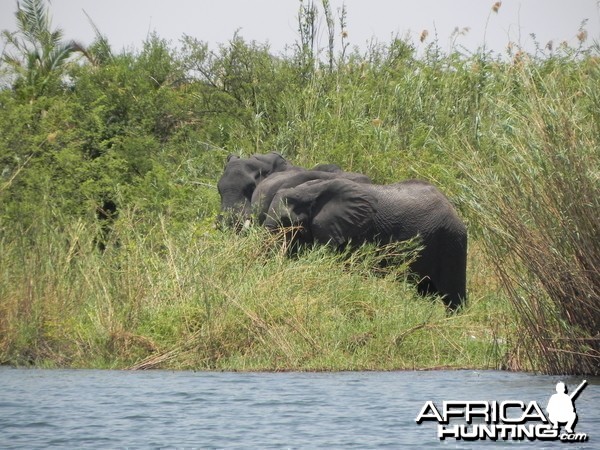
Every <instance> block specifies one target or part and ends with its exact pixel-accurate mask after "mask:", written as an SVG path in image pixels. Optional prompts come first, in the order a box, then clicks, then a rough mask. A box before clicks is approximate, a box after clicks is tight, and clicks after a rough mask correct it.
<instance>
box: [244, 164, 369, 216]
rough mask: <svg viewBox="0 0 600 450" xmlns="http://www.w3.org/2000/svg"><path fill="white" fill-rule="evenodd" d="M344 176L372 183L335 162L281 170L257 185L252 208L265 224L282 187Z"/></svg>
mask: <svg viewBox="0 0 600 450" xmlns="http://www.w3.org/2000/svg"><path fill="white" fill-rule="evenodd" d="M334 178H344V179H348V180H352V181H355V182H357V183H371V179H370V178H369V177H367V176H366V175H363V174H360V173H354V172H344V171H342V170H341V169H340V168H339V167H338V166H336V165H334V164H321V165H318V166H315V167H314V168H313V169H312V170H305V171H296V172H294V173H289V172H281V173H275V174H273V175H271V176H270V177H269V178H268V179H266V180H264V181H263V182H262V183H260V185H258V186H257V187H256V189H255V190H254V193H253V194H252V200H251V202H250V203H251V208H252V212H253V213H254V215H255V217H256V220H257V222H258V224H259V225H261V224H263V223H264V221H265V219H266V217H267V213H268V211H269V206H270V205H271V201H272V200H273V197H275V195H276V194H277V192H278V191H279V190H281V189H285V188H291V187H295V186H298V185H300V184H303V183H306V182H307V181H310V180H332V179H334Z"/></svg>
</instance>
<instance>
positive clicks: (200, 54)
mask: <svg viewBox="0 0 600 450" xmlns="http://www.w3.org/2000/svg"><path fill="white" fill-rule="evenodd" d="M21 8H22V9H20V10H19V12H18V14H17V18H18V25H19V31H18V32H17V33H14V34H9V33H5V34H4V35H3V45H4V53H3V59H2V66H1V73H0V75H1V76H2V78H1V81H2V89H1V90H0V363H5V364H35V365H42V366H73V367H135V368H152V367H163V368H166V367H169V368H193V369H227V370H230V369H231V370H337V369H344V370H345V369H398V368H434V367H476V368H510V369H535V370H541V371H546V372H555V373H556V372H571V373H574V372H587V373H594V372H595V373H597V372H598V367H600V363H599V361H600V344H599V342H600V336H599V335H598V330H600V275H599V274H600V239H599V237H600V236H599V232H598V225H597V218H598V217H600V196H599V195H598V193H599V191H600V189H599V188H600V172H599V167H600V152H599V151H598V148H599V144H600V129H599V126H600V125H599V124H600V87H599V86H600V84H599V83H600V58H599V56H598V51H597V48H596V47H595V46H593V47H587V46H586V42H585V34H584V33H583V30H581V33H580V39H581V45H580V46H579V47H578V48H571V47H568V46H566V45H562V46H560V47H559V48H558V49H556V50H554V51H550V50H542V49H538V51H537V53H536V54H533V55H532V54H526V53H523V52H516V51H513V50H509V51H508V52H507V54H505V55H502V56H499V55H492V54H491V53H486V52H484V51H480V52H478V53H476V54H472V55H467V54H463V53H460V52H459V51H458V50H452V51H451V52H450V53H446V52H443V51H441V49H440V48H439V46H438V45H437V43H436V42H432V43H429V44H427V42H425V43H421V44H419V45H417V44H414V43H412V42H410V41H408V40H405V39H394V40H392V41H391V42H389V43H382V44H377V45H373V46H372V47H371V48H370V49H369V50H368V51H367V52H365V53H364V54H363V53H360V52H358V51H351V50H350V49H349V48H348V47H347V45H346V43H345V40H344V39H345V35H344V34H339V33H336V22H335V17H334V14H332V12H331V10H330V8H329V6H328V2H325V1H324V2H322V4H321V5H319V6H318V7H317V5H314V4H312V3H310V2H309V3H306V2H303V3H301V9H300V13H299V28H300V30H299V31H300V33H299V35H300V41H299V42H297V43H296V45H295V46H294V47H293V49H292V50H290V51H289V52H288V53H287V54H286V55H283V56H282V55H279V56H274V55H272V54H271V53H270V51H269V48H268V47H267V46H266V45H262V44H260V43H256V42H247V41H245V40H244V39H243V37H241V36H239V35H236V36H233V37H232V39H231V41H230V42H228V43H226V44H223V45H221V46H219V48H218V49H217V50H211V49H210V48H209V46H208V45H207V44H206V43H203V42H200V41H197V40H196V39H194V38H191V37H189V36H184V37H183V38H182V41H181V43H180V45H178V46H177V47H175V46H174V45H173V44H172V43H169V42H165V41H164V40H162V39H161V38H160V37H159V36H156V35H154V36H150V37H149V38H148V40H147V41H146V42H144V44H143V47H142V48H141V50H139V51H123V52H121V53H119V54H116V53H114V52H113V51H112V50H111V48H110V45H109V42H108V41H107V40H106V39H105V38H103V37H102V36H101V34H100V33H98V36H97V40H96V41H95V43H94V44H92V45H91V46H90V47H89V48H83V46H81V45H79V44H77V43H73V42H70V43H65V41H64V39H63V36H62V35H61V33H57V32H56V30H54V29H53V28H52V24H51V23H50V21H49V20H48V16H47V9H46V5H45V3H44V2H43V1H42V0H29V1H23V2H22V6H21ZM321 10H324V14H325V17H326V20H325V23H326V25H327V31H328V33H329V35H330V36H331V39H330V41H329V47H328V48H327V49H325V50H323V51H319V50H318V49H316V48H315V32H316V31H315V29H316V23H317V21H318V19H319V18H318V16H319V14H322V13H320V12H319V11H321ZM344 20H345V19H344V15H343V14H342V16H341V22H342V23H341V25H342V27H343V26H344V25H345V24H344V23H343V22H344ZM338 31H339V30H338ZM336 45H337V46H339V47H340V48H339V49H338V48H337V47H336ZM513 52H514V53H513ZM271 150H277V151H278V152H280V153H281V154H283V155H284V156H285V157H286V158H288V159H290V160H292V161H293V162H294V163H295V164H298V165H304V166H307V167H308V166H312V165H314V164H318V163H324V162H328V163H337V164H339V165H340V166H342V167H343V168H344V169H345V170H352V171H359V172H363V173H365V174H367V175H369V176H370V177H371V178H372V179H374V180H375V181H376V182H378V183H388V182H395V181H398V180H402V179H405V178H409V177H415V178H423V179H427V180H429V181H431V182H433V183H435V184H436V185H437V186H439V187H440V189H441V190H442V191H444V192H445V193H446V194H447V195H448V196H449V198H451V200H452V201H453V202H454V203H455V205H456V207H457V209H458V210H459V212H460V214H461V216H462V217H463V218H464V219H465V221H466V222H467V224H468V227H469V233H470V243H469V245H470V248H469V252H470V254H469V268H468V275H469V280H468V292H469V303H468V305H467V307H466V308H465V309H464V310H462V311H461V312H460V313H459V314H456V315H450V316H449V315H446V313H445V311H444V309H443V307H442V304H441V302H440V301H439V300H437V299H435V298H431V299H428V298H427V299H426V298H421V297H418V296H417V295H415V293H414V287H413V286H412V285H411V284H410V283H409V282H405V281H404V278H405V273H404V271H403V267H401V266H400V267H398V268H397V269H396V270H393V271H391V272H387V273H378V272H377V271H375V270H373V267H374V266H375V260H376V259H377V253H376V252H374V249H372V248H368V247H367V248H364V249H362V250H361V251H359V252H358V253H357V254H352V255H350V254H349V255H336V254H333V253H330V252H328V250H327V249H323V248H315V249H307V250H306V251H304V252H303V253H302V254H300V255H299V256H298V257H294V258H288V257H286V256H284V255H283V253H282V250H281V244H280V243H278V241H277V239H275V238H273V237H271V236H267V235H266V234H265V233H264V232H263V231H262V230H252V231H251V232H249V233H247V234H244V235H236V234H235V233H233V232H231V231H227V230H224V231H220V230H217V229H215V228H214V227H213V223H214V218H215V216H216V214H217V212H218V207H219V201H218V193H217V191H216V187H215V186H216V181H217V180H218V178H219V176H220V174H221V172H222V168H223V166H224V162H225V159H226V157H227V155H228V154H230V153H234V154H240V155H246V156H247V155H250V154H253V153H265V152H268V151H271Z"/></svg>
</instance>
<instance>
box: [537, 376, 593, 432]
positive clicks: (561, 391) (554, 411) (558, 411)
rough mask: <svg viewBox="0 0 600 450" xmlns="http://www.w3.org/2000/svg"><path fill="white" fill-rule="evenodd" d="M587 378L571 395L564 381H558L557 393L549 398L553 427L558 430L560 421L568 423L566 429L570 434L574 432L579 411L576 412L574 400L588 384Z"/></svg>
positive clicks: (548, 408) (548, 407)
mask: <svg viewBox="0 0 600 450" xmlns="http://www.w3.org/2000/svg"><path fill="white" fill-rule="evenodd" d="M586 384H587V380H583V381H582V382H581V384H580V385H579V386H577V389H575V391H573V393H572V394H571V395H568V394H567V387H566V386H565V383H563V382H562V381H561V382H559V383H556V394H554V395H553V396H552V397H550V400H548V406H546V411H548V418H549V419H550V422H552V425H553V427H552V429H554V430H557V429H558V428H559V427H558V425H559V423H561V422H562V423H566V424H567V426H566V427H565V430H566V432H567V433H569V434H573V427H574V426H575V423H576V422H577V413H576V412H575V405H574V403H573V402H574V401H575V398H576V397H577V396H578V395H579V393H580V392H581V391H582V390H583V388H584V387H585V386H586Z"/></svg>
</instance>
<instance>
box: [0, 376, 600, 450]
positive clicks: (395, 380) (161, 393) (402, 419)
mask: <svg viewBox="0 0 600 450" xmlns="http://www.w3.org/2000/svg"><path fill="white" fill-rule="evenodd" d="M561 380H562V381H564V382H565V383H566V384H567V386H568V387H569V388H570V389H571V390H574V389H575V387H576V386H577V385H578V384H579V383H581V382H582V378H577V377H574V378H570V377H566V378H564V377H563V378H561V377H554V376H539V375H530V374H523V373H507V372H496V371H481V372H477V371H431V372H342V373H228V372H227V373H224V372H169V371H148V372H130V371H109V370H106V371H100V370H39V369H13V368H7V367H0V448H1V449H12V448H24V449H25V448H26V449H32V448H69V449H70V448H226V449H229V448H232V449H237V448H239V449H245V448H248V449H268V448H273V449H305V448H306V449H312V448H327V449H335V448H340V449H342V448H360V449H363V448H393V449H398V448H409V447H413V448H436V447H437V448H445V449H450V448H451V449H454V448H470V449H474V448H484V449H487V448H500V447H501V448H507V447H510V448H515V446H516V447H519V448H523V447H527V448H531V449H533V448H536V449H537V448H568V449H569V450H572V449H576V448H577V449H579V448H585V449H588V448H589V449H594V448H595V449H599V448H600V380H599V379H588V385H587V386H585V388H584V389H583V390H581V392H580V394H579V395H578V396H577V397H576V403H575V406H576V408H577V409H576V410H577V414H578V417H579V421H578V422H577V424H576V427H575V432H576V433H578V434H581V433H585V434H586V435H587V437H588V440H587V442H577V443H563V442H559V441H540V440H535V441H533V442H531V441H528V440H525V441H524V442H521V441H517V440H513V439H510V438H509V439H508V440H503V439H501V438H500V439H498V440H497V441H493V440H490V439H487V440H485V441H475V442H472V441H471V442H470V441H465V440H463V439H460V440H457V439H456V438H455V437H450V438H448V437H447V438H446V439H444V440H440V439H439V438H438V436H437V430H438V423H437V422H436V421H433V420H426V421H423V422H422V423H421V424H417V423H416V421H415V419H416V417H417V416H418V415H419V414H420V412H421V410H422V408H423V407H424V405H425V403H426V402H427V401H429V400H431V401H433V402H434V404H435V405H436V408H438V407H439V410H440V411H441V410H442V401H444V400H465V401H477V400H479V401H482V400H489V401H491V400H497V401H498V402H501V401H507V400H520V401H523V402H524V404H525V405H527V404H528V403H529V402H530V401H536V402H538V403H539V405H540V406H541V407H542V408H545V407H546V405H547V402H548V399H549V397H550V395H551V394H553V393H555V386H556V383H557V382H558V381H561ZM459 409H460V408H459ZM429 413H431V410H430V411H429ZM481 420H483V419H481ZM475 422H477V420H475ZM450 423H451V424H452V423H453V422H450ZM462 423H464V419H463V422H462ZM538 423H540V422H538Z"/></svg>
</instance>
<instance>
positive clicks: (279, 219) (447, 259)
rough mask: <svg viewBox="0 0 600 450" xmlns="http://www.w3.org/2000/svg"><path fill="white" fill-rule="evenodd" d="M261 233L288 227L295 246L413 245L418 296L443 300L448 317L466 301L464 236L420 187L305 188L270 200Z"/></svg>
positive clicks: (341, 184) (438, 199) (335, 183)
mask: <svg viewBox="0 0 600 450" xmlns="http://www.w3.org/2000/svg"><path fill="white" fill-rule="evenodd" d="M264 226H265V227H267V228H268V229H269V230H271V231H277V230H279V229H280V228H281V227H284V228H287V227H296V230H297V231H295V232H294V233H293V234H291V235H290V237H291V238H292V239H293V241H294V242H295V243H320V244H329V245H332V246H334V247H343V246H346V245H348V244H351V245H360V244H362V243H366V242H372V243H375V244H388V243H391V242H399V241H405V240H408V239H411V238H415V237H418V238H419V239H420V244H421V246H422V250H421V251H420V253H419V255H418V256H417V257H416V258H415V259H414V260H413V262H412V263H411V265H410V271H411V272H412V273H414V274H415V275H417V277H418V279H419V283H418V285H417V288H418V291H419V293H421V294H427V293H437V294H439V295H441V296H443V301H444V303H445V304H446V306H447V307H448V308H449V309H450V310H457V309H458V308H459V307H460V306H461V305H462V304H463V301H465V300H466V268H467V229H466V226H465V224H464V223H463V222H462V220H461V219H460V218H459V217H458V215H457V213H456V211H455V209H454V207H453V206H452V204H451V203H450V201H449V200H448V199H447V198H446V196H445V195H444V194H443V193H442V192H440V191H439V190H438V189H437V188H436V187H435V186H433V185H432V184H430V183H428V182H425V181H421V180H407V181H403V182H400V183H395V184H390V185H375V184H365V183H356V182H354V181H352V180H348V179H343V178H334V179H328V180H323V179H321V180H313V181H308V182H306V183H303V184H300V185H298V186H295V187H292V188H287V189H280V190H279V191H278V192H277V194H276V195H275V196H274V197H273V200H272V201H271V204H270V206H269V212H268V215H267V217H266V220H265V222H264ZM288 229H289V228H288Z"/></svg>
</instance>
